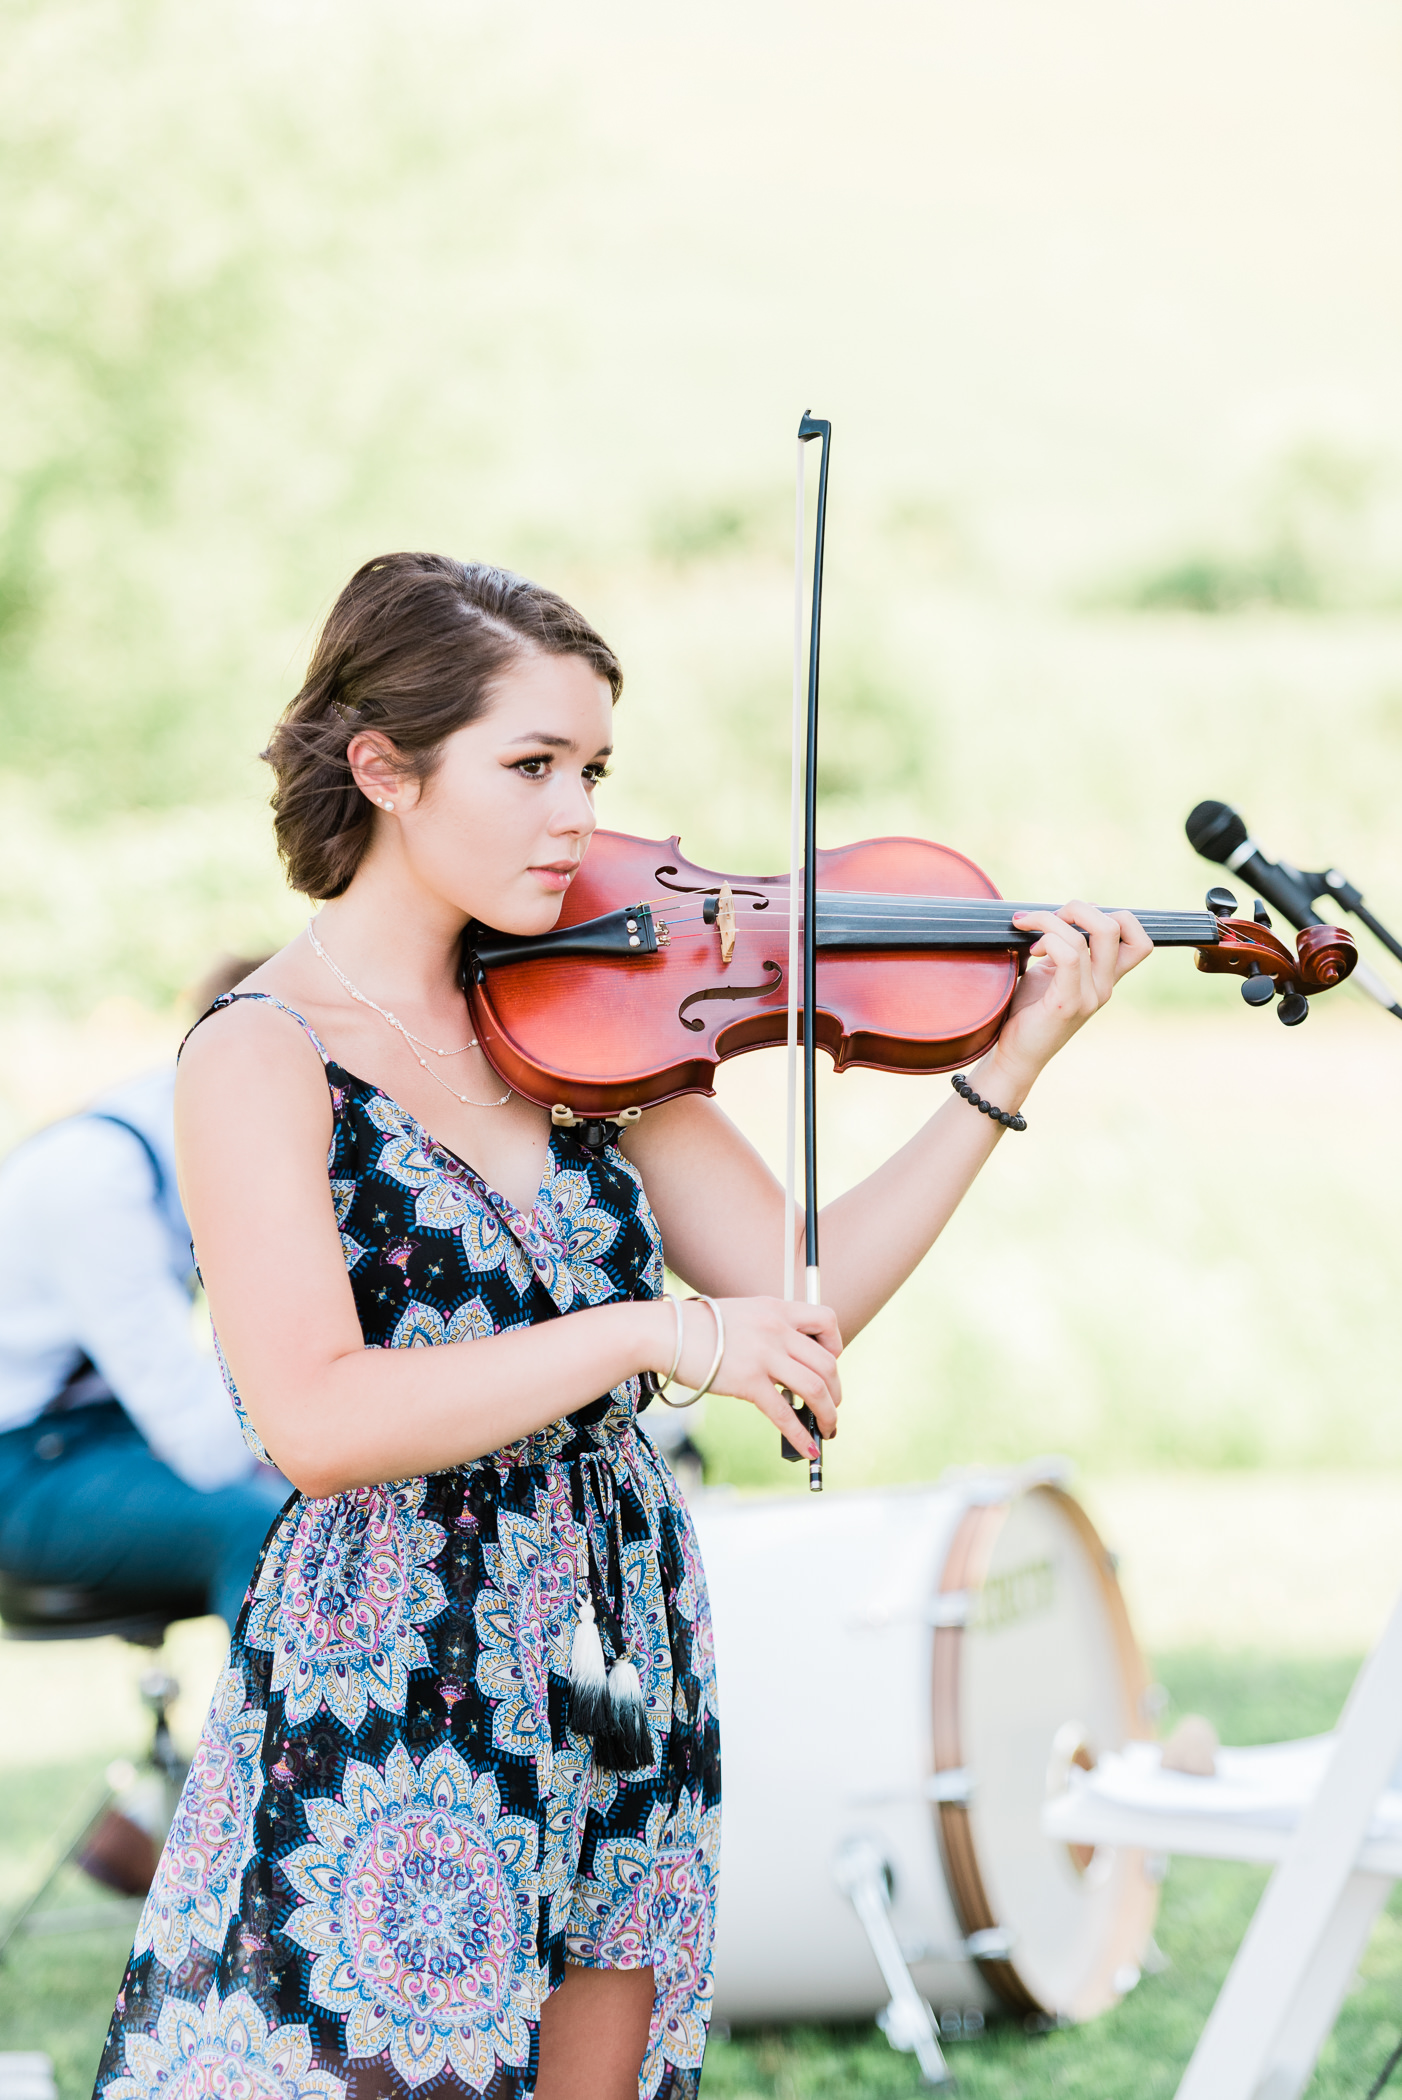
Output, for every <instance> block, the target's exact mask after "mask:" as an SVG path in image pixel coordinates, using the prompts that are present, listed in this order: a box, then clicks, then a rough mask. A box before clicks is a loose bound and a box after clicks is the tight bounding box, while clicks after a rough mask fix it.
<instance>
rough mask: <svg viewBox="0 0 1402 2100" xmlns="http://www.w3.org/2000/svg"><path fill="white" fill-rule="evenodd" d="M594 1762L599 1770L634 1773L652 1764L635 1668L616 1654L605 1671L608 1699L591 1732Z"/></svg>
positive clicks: (628, 1659)
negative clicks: (615, 1658)
mask: <svg viewBox="0 0 1402 2100" xmlns="http://www.w3.org/2000/svg"><path fill="white" fill-rule="evenodd" d="M594 1762H595V1764H596V1765H597V1766H598V1768H599V1770H600V1771H601V1772H636V1771H637V1769H638V1767H639V1766H640V1765H650V1764H651V1763H652V1735H651V1732H650V1731H649V1729H648V1725H647V1708H646V1707H645V1706H644V1705H643V1688H642V1685H641V1683H640V1682H639V1679H638V1672H637V1667H636V1665H635V1664H634V1663H633V1661H632V1660H631V1658H630V1657H629V1656H627V1655H620V1657H619V1658H618V1661H617V1662H616V1663H615V1664H614V1666H613V1668H612V1669H611V1670H610V1671H609V1675H608V1699H607V1701H606V1703H605V1707H604V1713H603V1716H602V1718H601V1720H600V1722H599V1725H598V1728H597V1729H596V1730H595V1734H594Z"/></svg>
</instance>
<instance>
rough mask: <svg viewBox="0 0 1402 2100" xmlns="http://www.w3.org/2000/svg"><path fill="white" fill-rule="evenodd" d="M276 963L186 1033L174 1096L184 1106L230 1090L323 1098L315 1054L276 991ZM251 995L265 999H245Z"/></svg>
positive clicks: (293, 1010) (294, 1012) (282, 993)
mask: <svg viewBox="0 0 1402 2100" xmlns="http://www.w3.org/2000/svg"><path fill="white" fill-rule="evenodd" d="M277 960H278V959H277V958H276V957H275V958H274V961H273V963H271V964H266V965H265V966H264V968H263V969H261V970H258V971H255V972H254V974H253V976H252V977H249V978H246V979H245V980H244V983H243V984H242V985H240V986H239V988H238V996H237V997H235V998H232V999H230V1000H229V1001H228V1003H227V1004H226V1005H224V1006H220V1007H218V1008H217V1009H215V1010H214V1011H213V1012H211V1013H208V1014H205V1015H204V1016H202V1018H201V1019H200V1020H199V1021H198V1022H197V1023H196V1025H195V1026H194V1027H193V1028H192V1029H191V1030H190V1033H189V1034H188V1035H187V1036H186V1038H185V1041H184V1043H183V1045H182V1047H181V1052H180V1064H179V1068H178V1071H177V1076H176V1091H177V1096H180V1095H183V1096H184V1097H185V1099H186V1100H187V1101H189V1100H192V1099H199V1098H202V1097H204V1096H205V1095H206V1094H207V1093H208V1092H209V1091H210V1090H211V1089H213V1090H216V1091H220V1092H223V1091H224V1090H226V1089H229V1088H231V1087H232V1088H237V1089H240V1090H246V1091H248V1092H251V1093H253V1094H255V1095H257V1096H261V1097H268V1096H270V1095H271V1096H277V1095H281V1096H283V1097H284V1098H295V1097H298V1096H302V1097H306V1096H308V1095H310V1094H313V1093H315V1094H316V1095H318V1096H319V1097H321V1098H322V1099H323V1100H324V1099H325V1098H326V1091H327V1090H326V1080H325V1076H324V1069H323V1066H322V1059H321V1054H320V1050H319V1048H318V1046H317V1044H316V1042H315V1041H314V1040H313V1038H312V1036H311V1034H310V1033H309V1030H308V1026H307V1024H306V1023H305V1020H304V1017H303V1016H302V1015H301V1014H300V1013H299V1011H298V1009H297V1007H296V1005H295V1003H294V1001H293V1000H292V999H291V998H289V997H287V995H286V989H278V974H277V972H276V968H275V965H276V962H277ZM265 980H270V981H265ZM287 989H290V987H288V988H287ZM251 992H258V993H263V994H265V995H266V996H263V997H258V998H252V997H249V996H247V995H248V994H249V993H251Z"/></svg>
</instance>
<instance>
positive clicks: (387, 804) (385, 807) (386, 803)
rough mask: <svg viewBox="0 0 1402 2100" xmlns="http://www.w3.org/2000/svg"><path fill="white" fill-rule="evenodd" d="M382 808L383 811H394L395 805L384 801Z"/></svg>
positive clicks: (381, 804)
mask: <svg viewBox="0 0 1402 2100" xmlns="http://www.w3.org/2000/svg"><path fill="white" fill-rule="evenodd" d="M380 808H381V809H393V808H394V804H393V803H392V802H384V801H382V802H381V803H380Z"/></svg>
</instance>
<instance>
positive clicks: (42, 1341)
mask: <svg viewBox="0 0 1402 2100" xmlns="http://www.w3.org/2000/svg"><path fill="white" fill-rule="evenodd" d="M257 968H258V963H257V962H256V961H246V960H234V961H230V962H229V963H227V964H225V965H223V966H221V968H219V969H218V970H217V971H215V972H213V973H211V975H210V977H209V979H208V980H207V981H206V982H205V983H204V984H202V985H201V987H200V990H199V995H198V1005H197V1011H201V1012H202V1011H203V1010H204V1008H205V1006H207V1005H208V1004H210V1003H211V1002H212V1001H213V1000H214V999H216V998H217V997H218V996H219V995H220V993H221V992H225V991H229V990H231V989H232V988H233V986H234V985H235V984H237V983H238V982H240V980H241V979H242V978H244V977H246V976H247V975H248V974H249V972H250V971H251V970H255V969H257ZM174 1094H175V1062H174V1059H172V1060H171V1062H170V1064H169V1066H165V1067H162V1068H161V1069H160V1070H158V1071H155V1072H150V1073H146V1074H145V1075H143V1076H142V1077H141V1078H139V1079H134V1080H131V1081H129V1082H128V1083H127V1084H126V1085H125V1086H120V1087H117V1088H115V1089H113V1090H112V1091H111V1092H110V1093H107V1094H104V1095H103V1096H102V1097H101V1099H99V1100H98V1101H95V1102H94V1103H93V1104H92V1106H91V1107H89V1108H87V1109H84V1110H82V1111H80V1112H79V1113H78V1114H77V1115H73V1116H69V1117H67V1118H65V1119H64V1120H63V1121H62V1122H59V1123H53V1124H50V1125H49V1126H48V1128H46V1129H44V1130H40V1131H38V1132H36V1134H35V1135H34V1136H32V1137H30V1138H27V1139H26V1140H25V1141H24V1142H23V1143H22V1144H20V1145H19V1146H18V1147H17V1148H16V1149H15V1150H14V1151H13V1152H12V1153H11V1154H10V1155H9V1157H8V1158H7V1159H6V1160H5V1161H4V1162H3V1163H2V1164H0V1574H2V1575H6V1576H8V1577H10V1578H11V1579H12V1580H13V1581H17V1582H23V1583H33V1584H55V1585H64V1586H73V1587H75V1588H79V1589H83V1590H90V1591H95V1592H109V1593H111V1595H112V1596H113V1598H114V1602H115V1601H116V1600H119V1599H125V1598H130V1597H131V1596H133V1595H138V1594H139V1595H141V1596H142V1597H145V1598H152V1597H154V1598H156V1599H158V1600H159V1599H162V1598H170V1599H171V1600H174V1599H176V1598H179V1599H182V1600H183V1599H188V1598H189V1597H190V1595H191V1593H196V1594H199V1593H202V1594H203V1595H204V1597H205V1599H206V1608H207V1609H208V1610H209V1611H211V1612H217V1613H218V1615H219V1616H220V1618H222V1619H224V1620H225V1621H226V1623H227V1624H228V1625H230V1626H232V1625H233V1623H234V1621H235V1619H236V1618H237V1616H238V1612H239V1607H240V1605H241V1604H242V1602H243V1596H244V1591H245V1589H246V1587H247V1584H248V1578H249V1574H250V1572H251V1570H252V1568H253V1565H254V1562H255V1561H256V1559H257V1557H258V1550H259V1548H260V1546H261V1545H262V1543H263V1540H264V1538H265V1536H266V1534H267V1531H268V1528H269V1526H270V1525H271V1523H272V1521H273V1519H274V1517H275V1516H276V1515H277V1513H278V1511H279V1509H280V1508H281V1507H282V1505H283V1503H284V1501H285V1500H286V1498H287V1495H288V1493H289V1492H290V1491H289V1489H288V1486H287V1483H286V1481H284V1480H283V1478H282V1476H281V1475H280V1474H279V1473H276V1472H274V1471H273V1469H272V1468H271V1467H268V1466H260V1465H259V1464H258V1463H257V1461H256V1460H255V1459H254V1458H253V1457H252V1456H251V1455H250V1453H249V1451H248V1449H247V1447H246V1445H245V1444H244V1441H243V1438H242V1436H241V1434H240V1432H239V1427H238V1423H237V1421H236V1419H235V1416H234V1412H233V1410H232V1408H231V1407H230V1406H229V1401H228V1396H227V1394H226V1393H225V1390H224V1385H223V1381H222V1379H221V1378H220V1375H219V1366H218V1363H217V1361H216V1359H215V1357H214V1356H213V1354H212V1353H211V1352H210V1351H209V1349H208V1348H207V1347H202V1346H201V1343H200V1341H199V1340H198V1339H197V1334H196V1323H195V1321H194V1318H193V1314H192V1305H191V1295H192V1290H193V1286H194V1281H195V1272H194V1262H193V1259H192V1256H191V1252H190V1228H189V1226H188V1225H187V1224H186V1222H185V1213H184V1211H183V1210H182V1208H181V1203H180V1192H179V1189H178V1187H177V1185H176V1178H175V1132H174V1119H173V1102H174Z"/></svg>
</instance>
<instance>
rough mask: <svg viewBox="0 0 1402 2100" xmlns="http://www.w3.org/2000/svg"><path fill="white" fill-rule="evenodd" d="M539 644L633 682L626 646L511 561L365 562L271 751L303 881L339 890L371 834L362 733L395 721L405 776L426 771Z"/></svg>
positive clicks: (617, 680)
mask: <svg viewBox="0 0 1402 2100" xmlns="http://www.w3.org/2000/svg"><path fill="white" fill-rule="evenodd" d="M531 649H538V650H541V651H542V652H543V653H544V654H545V655H547V656H579V657H582V658H583V659H584V661H585V662H586V663H587V664H588V665H589V667H590V669H591V670H593V671H596V672H597V673H598V675H599V677H600V678H603V679H605V680H606V681H607V683H608V686H609V689H610V691H611V692H612V694H613V697H614V699H615V700H616V699H617V698H618V696H619V694H620V692H621V691H622V690H623V672H622V669H621V668H620V665H619V662H618V659H617V657H616V656H615V655H614V653H613V651H612V649H610V648H609V646H608V643H607V642H606V641H605V640H604V639H603V637H602V636H601V635H600V634H598V633H596V632H595V630H594V629H593V628H592V627H591V626H590V624H589V622H588V621H587V620H586V619H585V617H584V615H583V614H582V613H579V612H576V611H575V609H574V607H573V606H572V605H569V604H567V603H566V602H565V600H564V599H563V598H561V597H559V596H557V595H556V593H555V592H554V591H547V590H545V589H543V588H542V587H541V585H540V584H538V583H528V582H527V580H526V578H525V577H524V576H513V575H512V574H511V572H510V570H509V569H494V568H491V567H489V565H488V564H487V563H486V562H462V561H453V560H451V559H450V558H449V557H448V556H447V555H442V554H385V555H381V556H380V557H379V559H378V560H376V561H368V562H366V564H365V566H364V567H363V568H361V569H357V570H356V572H355V574H354V576H352V578H351V580H350V582H349V583H348V584H347V585H346V587H345V589H344V590H343V591H342V593H341V595H340V597H339V598H338V599H337V600H336V603H335V604H334V605H333V606H332V608H331V612H330V615H329V617H328V619H327V621H326V625H325V626H324V627H323V628H322V630H321V633H320V635H319V636H318V638H317V643H316V646H315V648H314V649H313V650H312V657H311V662H310V663H309V664H308V666H307V675H306V678H305V680H304V682H303V685H302V690H301V691H300V692H299V693H298V695H297V697H296V699H295V700H293V701H292V702H291V704H290V705H289V706H288V708H287V710H286V712H285V713H284V714H283V717H282V720H281V721H280V722H279V723H278V725H277V728H276V729H275V730H274V731H273V735H272V740H271V742H270V743H269V745H268V748H267V750H266V751H265V752H264V753H263V756H264V758H265V759H266V760H267V762H268V764H269V765H270V766H271V767H272V769H273V772H274V774H275V775H276V777H277V786H276V787H275V789H274V790H273V818H274V829H275V831H276V834H277V847H278V852H279V853H280V854H281V855H282V858H283V862H284V864H285V866H286V868H287V880H288V882H289V883H290V885H291V886H292V888H293V889H294V890H299V891H300V892H301V893H302V895H303V896H306V897H314V898H318V899H321V898H326V897H339V896H340V894H341V892H342V891H343V890H344V889H345V888H346V887H347V885H348V884H349V882H350V879H351V877H352V876H353V875H354V873H355V871H356V869H357V868H358V867H359V865H360V861H361V857H362V856H363V854H364V852H365V848H366V846H367V845H368V844H369V841H370V829H371V824H372V822H373V813H372V807H371V804H370V803H369V802H368V801H367V800H366V798H365V796H364V795H362V794H361V792H360V789H359V788H358V787H357V786H356V784H355V781H354V779H353V778H352V777H351V770H350V766H349V765H348V764H347V762H346V747H347V745H348V744H349V743H350V741H351V738H352V737H354V736H356V735H357V734H358V733H359V732H360V731H361V730H365V729H378V730H380V731H382V732H383V734H384V735H385V736H386V737H387V738H388V739H389V741H390V743H392V744H393V746H394V750H395V754H396V758H397V761H398V763H399V764H400V766H401V767H402V769H403V771H404V774H405V776H406V777H407V778H409V779H411V780H415V781H418V782H420V783H422V782H423V781H425V780H427V779H428V778H429V777H430V776H431V774H432V773H433V770H434V767H435V765H436V764H437V762H438V754H439V751H440V750H441V748H442V745H443V741H444V739H445V738H446V737H449V736H451V735H452V733H453V731H454V730H455V729H461V728H462V727H463V725H464V724H465V723H467V722H475V721H476V720H477V718H478V716H479V715H482V714H484V713H485V712H486V709H487V706H488V704H489V702H490V699H491V689H492V686H493V684H494V683H495V681H496V680H497V679H498V678H499V677H500V675H501V673H502V672H503V671H504V670H505V669H506V667H507V665H508V664H509V663H510V662H511V661H512V659H513V657H516V656H519V655H520V654H521V653H522V652H523V651H526V650H531Z"/></svg>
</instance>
